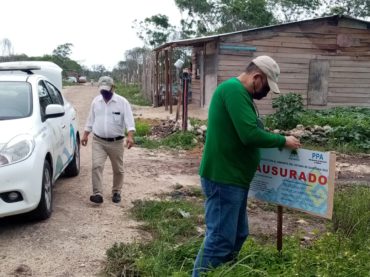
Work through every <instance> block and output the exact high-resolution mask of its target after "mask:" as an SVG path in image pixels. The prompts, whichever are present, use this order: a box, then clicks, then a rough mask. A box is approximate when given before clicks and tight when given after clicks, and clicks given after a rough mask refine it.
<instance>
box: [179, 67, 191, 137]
mask: <svg viewBox="0 0 370 277" xmlns="http://www.w3.org/2000/svg"><path fill="white" fill-rule="evenodd" d="M181 78H182V130H183V131H186V130H187V129H188V93H189V81H190V75H189V73H188V72H183V73H182V76H181Z"/></svg>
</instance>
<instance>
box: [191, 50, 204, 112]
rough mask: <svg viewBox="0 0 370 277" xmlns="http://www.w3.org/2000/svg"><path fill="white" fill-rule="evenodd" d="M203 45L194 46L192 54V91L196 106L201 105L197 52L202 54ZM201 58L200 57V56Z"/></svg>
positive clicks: (193, 101)
mask: <svg viewBox="0 0 370 277" xmlns="http://www.w3.org/2000/svg"><path fill="white" fill-rule="evenodd" d="M201 49H202V48H201V47H193V51H192V54H191V60H192V64H193V68H192V76H191V91H192V100H191V103H192V104H194V105H196V106H199V107H200V106H201V87H200V86H201V80H200V79H197V78H196V72H197V67H198V66H199V62H198V61H197V54H198V55H200V53H199V52H200V51H201ZM198 59H199V57H198Z"/></svg>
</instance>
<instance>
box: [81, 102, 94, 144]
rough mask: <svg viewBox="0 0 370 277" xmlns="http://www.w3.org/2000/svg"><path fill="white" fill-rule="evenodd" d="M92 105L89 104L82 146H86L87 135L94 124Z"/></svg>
mask: <svg viewBox="0 0 370 277" xmlns="http://www.w3.org/2000/svg"><path fill="white" fill-rule="evenodd" d="M93 104H94V103H91V107H90V112H89V117H88V118H87V121H86V125H85V131H84V134H83V136H82V139H81V144H82V146H86V145H87V142H88V141H89V138H88V137H89V134H90V133H91V132H92V125H93V122H94V113H93Z"/></svg>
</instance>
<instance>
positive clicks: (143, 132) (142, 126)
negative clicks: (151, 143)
mask: <svg viewBox="0 0 370 277" xmlns="http://www.w3.org/2000/svg"><path fill="white" fill-rule="evenodd" d="M135 128H136V132H135V136H138V137H144V136H148V135H149V134H150V128H151V126H150V124H149V122H148V121H146V120H143V119H141V118H137V119H136V120H135Z"/></svg>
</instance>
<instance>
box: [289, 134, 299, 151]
mask: <svg viewBox="0 0 370 277" xmlns="http://www.w3.org/2000/svg"><path fill="white" fill-rule="evenodd" d="M285 147H287V148H290V149H298V148H299V147H301V143H300V142H299V139H297V138H296V137H294V136H286V137H285Z"/></svg>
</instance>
